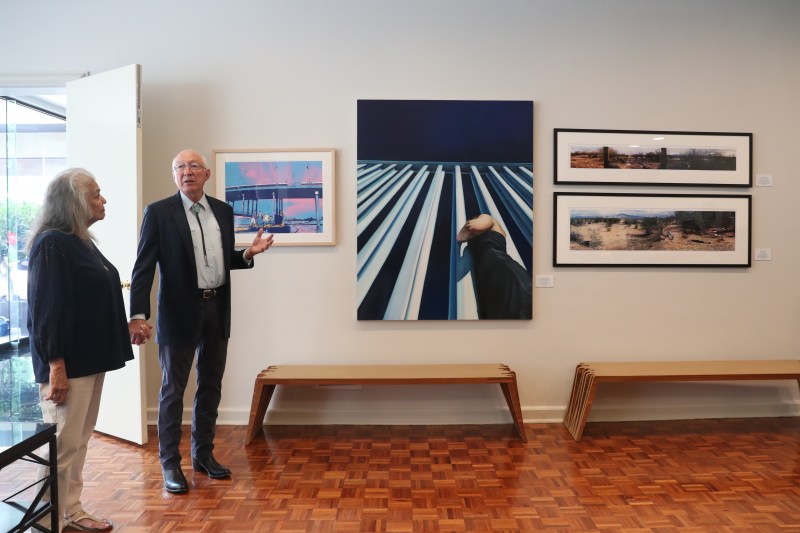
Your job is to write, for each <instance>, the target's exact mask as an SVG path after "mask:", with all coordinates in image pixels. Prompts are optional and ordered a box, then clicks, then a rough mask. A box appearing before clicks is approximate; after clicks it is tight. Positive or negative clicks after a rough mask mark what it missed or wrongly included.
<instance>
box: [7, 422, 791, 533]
mask: <svg viewBox="0 0 800 533" xmlns="http://www.w3.org/2000/svg"><path fill="white" fill-rule="evenodd" d="M525 429H526V432H527V436H528V439H529V440H528V442H527V443H522V442H521V441H520V440H519V439H517V438H515V436H514V429H513V427H512V426H510V425H508V426H411V427H409V426H266V427H264V429H263V431H264V435H265V437H266V438H262V437H261V436H259V437H257V438H256V440H255V441H254V442H253V444H252V445H251V446H248V447H244V446H243V445H242V443H243V442H244V439H245V436H246V435H245V432H246V427H245V426H221V427H219V428H218V435H217V448H216V450H215V455H216V457H217V459H219V460H220V462H222V463H224V464H226V465H228V466H230V467H231V469H232V470H233V477H232V478H231V479H229V480H210V479H209V478H208V477H206V476H203V475H200V474H197V473H193V472H192V471H191V467H190V466H189V467H186V466H185V467H184V471H185V473H186V475H187V478H188V480H189V484H190V487H191V490H190V492H189V493H188V494H183V495H172V494H169V493H167V492H165V491H164V490H163V489H162V480H161V470H160V466H159V464H158V451H157V446H156V439H157V437H156V436H155V434H154V433H151V435H150V437H151V441H150V443H149V444H147V445H145V446H143V447H137V446H134V445H130V444H126V443H122V442H119V441H117V440H115V439H113V438H110V437H107V436H103V435H99V434H97V435H95V437H94V438H93V439H92V443H91V446H90V450H89V458H88V460H87V465H86V469H85V482H86V489H85V492H84V501H85V506H86V507H87V509H88V510H90V511H93V512H96V513H97V514H99V515H102V516H107V517H109V518H111V519H113V520H114V522H115V524H116V525H115V528H114V531H116V532H117V533H145V532H148V533H149V532H159V533H161V532H163V533H167V532H170V533H172V532H174V533H216V532H230V533H239V532H265V533H267V532H281V533H299V532H335V533H356V532H400V533H403V532H414V533H416V532H465V531H470V532H478V531H481V532H520V531H526V532H527V531H564V532H592V531H597V532H645V531H653V532H673V531H675V532H686V533H695V532H717V531H719V532H751V531H776V532H778V531H780V532H800V418H770V419H741V420H699V421H670V422H641V423H640V422H635V423H634V422H626V423H592V424H590V425H589V426H587V429H586V432H585V433H584V436H583V440H581V441H579V442H575V441H574V440H573V439H572V437H571V436H570V434H569V433H568V431H567V429H566V428H565V427H564V426H563V425H562V424H560V423H558V424H527V425H526V428H525ZM151 431H152V429H151ZM186 433H188V431H187V432H185V434H186ZM182 449H184V450H185V449H188V443H186V442H185V443H184V446H183V448H182ZM187 462H188V461H187V460H186V459H185V460H184V464H186V463H187ZM30 468H31V467H30V466H27V467H21V466H17V465H13V466H11V467H9V468H7V469H5V470H3V471H2V472H0V493H1V494H7V493H8V491H9V490H11V489H12V488H13V487H14V486H20V485H22V484H23V482H24V480H26V479H28V478H29V474H28V471H27V470H29V469H30ZM26 469H27V470H26Z"/></svg>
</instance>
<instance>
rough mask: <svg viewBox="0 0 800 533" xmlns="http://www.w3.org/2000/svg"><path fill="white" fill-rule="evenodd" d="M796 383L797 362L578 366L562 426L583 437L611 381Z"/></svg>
mask: <svg viewBox="0 0 800 533" xmlns="http://www.w3.org/2000/svg"><path fill="white" fill-rule="evenodd" d="M779 379H792V380H797V382H798V385H800V360H795V359H788V360H783V359H779V360H746V361H736V360H732V361H649V362H640V361H637V362H600V363H580V364H579V365H578V367H577V368H576V370H575V379H574V381H573V383H572V393H571V395H570V400H569V405H568V406H567V412H566V415H565V416H564V425H565V426H566V427H567V430H569V432H570V434H571V435H572V437H573V438H574V439H575V440H580V439H581V436H582V435H583V430H584V427H585V426H586V421H587V419H588V418H589V411H590V410H591V408H592V402H593V401H594V397H595V393H596V392H597V385H598V384H600V383H604V382H613V381H733V380H779Z"/></svg>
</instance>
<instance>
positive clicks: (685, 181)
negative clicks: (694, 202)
mask: <svg viewBox="0 0 800 533" xmlns="http://www.w3.org/2000/svg"><path fill="white" fill-rule="evenodd" d="M553 146H554V159H553V161H554V164H553V182H554V183H555V184H556V185H578V184H580V185H637V186H640V185H644V186H648V185H653V186H662V185H668V186H669V185H674V186H697V187H752V185H753V134H752V133H732V132H687V131H658V130H597V129H568V128H555V129H554V130H553Z"/></svg>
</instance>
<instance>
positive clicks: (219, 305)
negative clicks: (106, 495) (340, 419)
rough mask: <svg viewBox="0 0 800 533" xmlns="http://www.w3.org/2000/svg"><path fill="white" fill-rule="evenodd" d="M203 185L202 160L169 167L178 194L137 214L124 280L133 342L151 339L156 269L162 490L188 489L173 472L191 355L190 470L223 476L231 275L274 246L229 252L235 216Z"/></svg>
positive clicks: (193, 156)
mask: <svg viewBox="0 0 800 533" xmlns="http://www.w3.org/2000/svg"><path fill="white" fill-rule="evenodd" d="M210 176H211V170H210V169H209V168H208V164H207V162H206V159H205V158H204V157H203V156H202V155H201V154H199V153H197V152H196V151H194V150H183V151H182V152H180V153H179V154H178V155H176V156H175V159H173V160H172V177H173V179H174V180H175V185H177V186H178V189H179V190H178V193H177V194H175V195H174V196H171V197H169V198H165V199H163V200H160V201H158V202H155V203H153V204H151V205H149V206H148V207H147V208H146V209H145V212H144V219H143V221H142V228H141V234H140V238H139V248H138V251H137V258H136V263H135V264H134V267H133V275H132V279H131V300H130V303H131V305H130V313H131V320H130V322H129V324H128V329H129V333H130V335H131V342H133V343H134V344H141V343H142V342H145V341H146V339H147V338H149V336H150V326H149V324H148V323H147V322H146V320H147V319H148V318H150V289H151V287H152V285H153V278H154V275H155V269H156V265H158V270H159V289H158V315H157V320H156V340H157V342H158V345H159V346H158V359H159V363H160V364H161V375H162V379H161V391H160V393H159V399H158V440H159V442H158V449H159V458H160V460H161V468H162V472H163V475H164V488H165V489H166V490H167V491H169V492H172V493H182V492H186V491H188V490H189V486H188V483H187V482H186V478H185V476H184V475H183V471H182V470H181V453H180V449H179V444H180V440H181V421H182V415H183V393H184V390H185V388H186V382H187V381H188V379H189V373H190V371H191V366H192V362H193V361H194V358H195V355H196V356H197V392H196V394H195V398H194V411H193V416H192V433H191V437H192V438H191V453H192V468H193V469H194V470H196V471H198V472H202V473H205V474H207V475H208V476H209V477H211V478H215V479H217V478H225V477H228V476H230V470H229V469H228V468H226V467H225V466H223V465H221V464H220V463H218V462H217V461H216V459H214V456H213V454H212V450H213V449H214V433H215V428H216V421H217V409H218V407H219V402H220V398H221V395H222V375H223V373H224V371H225V360H226V356H227V349H228V338H229V337H230V331H231V291H230V272H231V269H238V268H252V266H253V256H255V255H257V254H260V253H262V252H264V251H265V250H267V249H268V248H269V247H270V246H271V245H272V235H269V236H267V237H266V238H263V236H262V233H263V230H259V231H258V234H257V235H256V237H255V239H254V240H253V243H252V244H251V245H250V247H249V248H247V249H246V250H237V249H235V247H234V228H233V209H232V208H231V207H230V206H229V205H228V204H227V203H225V202H223V201H220V200H217V199H216V198H212V197H210V196H208V195H206V194H205V193H204V191H203V187H204V186H205V184H206V182H207V181H208V179H209V177H210Z"/></svg>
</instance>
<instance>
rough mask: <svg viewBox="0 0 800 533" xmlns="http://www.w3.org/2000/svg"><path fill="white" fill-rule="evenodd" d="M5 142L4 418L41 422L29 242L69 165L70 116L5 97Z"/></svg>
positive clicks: (1, 132) (1, 252) (0, 309)
mask: <svg viewBox="0 0 800 533" xmlns="http://www.w3.org/2000/svg"><path fill="white" fill-rule="evenodd" d="M60 98H62V99H64V100H65V98H63V97H60ZM22 99H23V98H20V100H22ZM26 100H27V99H26ZM0 142H1V143H2V145H0V420H3V421H29V420H31V421H35V420H41V410H40V409H39V387H38V385H36V383H34V378H33V367H32V365H31V360H30V349H29V343H28V327H27V322H28V300H27V283H28V276H27V274H28V271H27V267H28V263H27V255H26V252H25V245H26V236H27V233H28V228H29V227H30V223H31V221H32V220H33V218H34V217H35V216H36V213H37V211H38V209H39V207H40V206H41V202H42V198H44V191H45V188H46V187H47V183H48V182H49V181H50V179H51V178H52V177H53V176H54V175H55V174H56V173H58V172H60V171H61V170H63V169H64V168H66V163H67V159H66V154H67V147H66V120H65V118H64V117H59V116H56V115H55V114H52V113H48V112H44V111H41V110H38V109H36V108H33V107H30V106H28V105H24V104H23V103H21V101H18V100H16V99H14V98H11V97H8V98H6V97H2V98H0Z"/></svg>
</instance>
